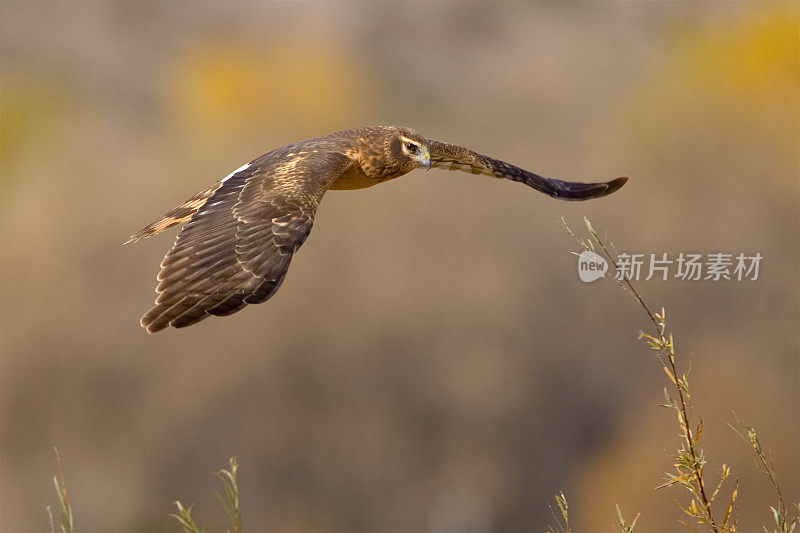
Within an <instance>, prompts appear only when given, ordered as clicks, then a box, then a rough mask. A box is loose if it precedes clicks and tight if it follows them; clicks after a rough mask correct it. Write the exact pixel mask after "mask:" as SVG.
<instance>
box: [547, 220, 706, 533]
mask: <svg viewBox="0 0 800 533" xmlns="http://www.w3.org/2000/svg"><path fill="white" fill-rule="evenodd" d="M584 222H585V223H586V227H587V229H588V230H589V233H590V234H591V236H592V238H593V239H594V240H595V242H596V243H597V245H598V246H600V249H601V250H602V251H603V253H604V254H605V256H606V257H607V258H608V261H609V263H610V264H611V265H613V266H614V270H615V271H617V267H616V260H615V257H614V256H613V255H612V254H611V252H609V250H608V247H607V246H606V244H605V242H603V240H602V239H601V238H600V236H599V235H598V234H597V232H596V231H595V230H594V228H593V227H592V225H591V223H590V222H589V219H587V218H584ZM562 224H563V225H564V227H565V229H566V230H567V232H568V233H569V234H570V235H572V236H573V237H574V238H575V239H576V240H577V241H578V243H579V244H580V245H581V246H583V248H585V249H586V250H591V248H592V247H590V246H589V245H587V244H586V243H585V242H583V241H582V240H581V239H579V238H578V237H577V236H576V235H575V234H574V233H573V232H572V230H571V229H570V228H569V227H568V226H567V224H566V222H564V220H563V219H562ZM592 251H593V250H592ZM618 282H620V284H622V285H623V286H624V287H626V288H627V289H628V291H629V292H630V293H631V295H633V297H634V298H635V299H636V301H637V302H639V304H640V305H641V306H642V308H643V309H644V311H645V313H646V314H647V317H648V318H649V319H650V322H652V323H653V329H654V330H655V337H656V338H657V339H658V340H659V341H660V343H661V345H662V346H669V351H666V350H665V352H666V355H667V361H668V364H669V369H670V371H671V372H672V375H671V376H670V380H671V381H672V382H673V384H674V385H675V387H676V388H677V389H678V400H679V404H680V411H679V413H680V422H681V426H682V428H683V438H684V441H685V442H686V445H687V446H688V449H689V454H690V456H691V458H692V467H693V468H692V470H693V473H694V476H695V479H696V480H697V486H698V488H699V492H700V500H701V503H702V506H703V509H704V512H705V514H706V517H707V518H708V521H709V524H708V525H709V526H710V527H711V529H712V530H713V531H715V532H717V533H718V532H719V527H718V526H717V524H716V523H715V522H714V517H713V516H712V515H711V503H710V501H709V499H708V497H707V496H706V490H705V485H704V483H703V476H702V466H701V462H700V456H699V454H698V452H697V448H696V447H695V439H694V437H693V435H692V428H691V425H690V423H689V413H688V408H687V406H686V398H685V397H684V393H683V387H682V386H681V384H680V383H679V380H678V370H677V367H676V365H675V354H674V351H673V345H672V336H671V335H670V339H669V340H667V339H666V338H665V337H664V328H663V327H662V325H661V324H660V323H659V320H658V319H657V318H656V315H655V313H653V312H652V311H651V310H650V308H649V307H648V306H647V304H646V303H645V302H644V300H643V299H642V297H641V296H639V293H638V292H637V291H636V289H635V288H634V287H633V285H632V284H631V281H630V279H629V278H628V277H627V276H625V275H624V274H623V275H622V276H621V280H618ZM662 318H663V315H662ZM701 424H702V422H701Z"/></svg>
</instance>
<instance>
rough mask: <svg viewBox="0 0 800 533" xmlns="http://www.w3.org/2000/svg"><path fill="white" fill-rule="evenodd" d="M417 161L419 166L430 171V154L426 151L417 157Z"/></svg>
mask: <svg viewBox="0 0 800 533" xmlns="http://www.w3.org/2000/svg"><path fill="white" fill-rule="evenodd" d="M417 161H419V164H420V165H422V166H423V167H425V168H426V169H427V170H430V169H431V153H430V152H429V151H428V150H425V151H424V152H423V153H421V154H420V155H419V157H417Z"/></svg>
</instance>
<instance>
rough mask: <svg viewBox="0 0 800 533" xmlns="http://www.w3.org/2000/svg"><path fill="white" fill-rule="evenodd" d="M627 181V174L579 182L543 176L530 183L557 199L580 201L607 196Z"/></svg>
mask: <svg viewBox="0 0 800 533" xmlns="http://www.w3.org/2000/svg"><path fill="white" fill-rule="evenodd" d="M627 181H628V178H627V176H623V177H621V178H617V179H615V180H612V181H609V182H606V183H580V182H571V181H561V180H554V179H546V178H544V179H542V180H541V183H539V182H532V183H531V184H530V185H531V186H532V187H533V188H535V189H539V190H540V191H542V192H544V193H546V194H549V195H550V196H552V197H553V198H557V199H559V200H569V201H581V200H592V199H594V198H602V197H603V196H608V195H609V194H611V193H613V192H615V191H617V190H619V189H620V188H621V187H622V186H623V185H625V183H626V182H627ZM540 187H541V188H540Z"/></svg>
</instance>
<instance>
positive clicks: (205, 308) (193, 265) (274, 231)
mask: <svg viewBox="0 0 800 533" xmlns="http://www.w3.org/2000/svg"><path fill="white" fill-rule="evenodd" d="M284 152H285V149H284V150H283V151H281V150H277V151H274V152H270V153H269V154H266V155H264V156H262V157H260V158H259V159H257V160H255V161H253V162H252V163H251V164H249V165H248V166H247V167H246V168H245V167H242V168H241V169H239V170H237V171H234V172H233V173H231V174H230V175H229V176H227V177H226V178H225V179H223V180H220V181H219V182H217V183H216V184H214V185H213V186H212V187H209V188H208V189H206V190H204V191H201V192H200V193H198V194H197V195H195V196H193V197H192V198H190V199H189V200H187V201H186V202H184V203H183V204H181V206H179V207H177V208H175V209H173V210H172V211H170V212H169V213H167V214H166V215H165V216H164V217H162V218H161V219H159V220H158V221H156V222H154V223H152V224H150V225H149V226H147V227H146V228H143V229H142V230H141V231H139V232H137V233H136V234H134V236H133V237H132V238H131V240H134V241H136V240H140V239H142V238H145V237H148V236H150V235H154V234H155V233H158V232H159V231H162V230H163V229H166V228H167V227H170V226H172V225H175V224H177V223H179V222H183V221H185V220H189V222H188V223H187V224H186V226H185V227H184V228H183V230H182V231H181V232H180V234H179V235H178V237H177V239H176V240H175V244H174V245H173V247H172V249H171V250H170V251H169V252H168V253H167V255H166V257H165V258H164V260H163V261H162V263H161V272H159V274H158V281H159V282H158V285H157V287H156V292H158V293H159V294H158V297H157V298H156V305H155V307H153V308H152V309H150V310H149V311H148V312H147V313H145V315H144V316H143V317H142V319H141V324H142V326H144V327H146V328H147V331H149V332H150V333H153V332H156V331H159V330H161V329H163V328H166V327H167V326H172V327H176V328H180V327H185V326H189V325H191V324H194V323H196V322H199V321H200V320H203V319H204V318H206V317H208V316H210V315H218V316H223V315H229V314H231V313H235V312H236V311H238V310H240V309H242V308H243V307H245V306H246V305H247V304H255V303H261V302H264V301H266V300H267V299H269V298H270V297H271V296H272V295H273V294H275V292H276V291H277V290H278V288H279V287H280V286H281V283H282V282H283V279H284V277H285V276H286V271H287V270H288V268H289V264H290V262H291V258H292V254H294V252H296V251H297V249H298V248H299V247H300V245H302V244H303V242H304V241H305V240H306V238H307V237H308V234H309V232H310V231H311V226H312V224H313V220H314V215H315V212H316V207H317V205H318V204H319V201H320V200H321V198H322V195H323V194H324V192H325V190H326V189H327V187H328V186H329V185H330V183H332V182H333V181H334V180H335V179H336V178H337V177H338V176H339V175H341V173H343V172H344V171H345V170H347V168H348V167H349V166H350V165H351V164H352V160H350V159H349V158H348V157H346V156H344V155H342V154H338V153H318V154H317V153H313V152H312V153H310V154H304V155H303V156H300V155H294V154H288V155H287V154H286V153H284ZM290 156H293V158H291V157H290ZM287 160H288V161H289V163H287ZM195 206H196V208H195ZM190 209H194V211H192V212H191V213H190V214H188V215H187V213H188V210H190Z"/></svg>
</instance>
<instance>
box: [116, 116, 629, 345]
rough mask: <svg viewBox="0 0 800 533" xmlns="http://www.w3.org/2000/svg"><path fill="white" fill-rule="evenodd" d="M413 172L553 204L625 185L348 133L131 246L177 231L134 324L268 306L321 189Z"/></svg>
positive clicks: (209, 195) (218, 188) (219, 189)
mask: <svg viewBox="0 0 800 533" xmlns="http://www.w3.org/2000/svg"><path fill="white" fill-rule="evenodd" d="M418 167H425V168H427V169H430V168H431V167H434V168H443V169H446V170H464V171H466V172H470V173H472V174H485V175H487V176H492V177H495V178H507V179H510V180H513V181H519V182H522V183H524V184H525V185H528V186H530V187H533V188H534V189H536V190H537V191H540V192H543V193H545V194H548V195H550V196H552V197H553V198H558V199H559V200H588V199H590V198H599V197H601V196H605V195H607V194H611V193H612V192H614V191H616V190H617V189H619V188H620V187H622V186H623V185H624V184H625V182H626V181H627V180H628V178H624V177H623V178H617V179H615V180H613V181H609V182H608V183H573V182H568V181H561V180H555V179H549V178H543V177H542V176H538V175H536V174H534V173H532V172H528V171H527V170H523V169H521V168H519V167H516V166H514V165H511V164H508V163H505V162H503V161H500V160H498V159H493V158H491V157H487V156H485V155H481V154H479V153H477V152H473V151H472V150H468V149H467V148H462V147H461V146H455V145H452V144H447V143H443V142H439V141H433V140H430V139H426V138H425V137H423V136H421V135H420V134H419V133H417V132H416V131H414V130H412V129H409V128H400V127H394V126H387V127H383V126H381V127H370V128H356V129H351V130H345V131H340V132H336V133H331V134H329V135H324V136H322V137H317V138H315V139H309V140H306V141H300V142H296V143H294V144H290V145H288V146H284V147H283V148H278V149H276V150H273V151H271V152H269V153H267V154H264V155H262V156H261V157H259V158H257V159H254V160H253V161H251V162H250V163H247V164H246V165H242V166H241V167H239V168H237V169H236V170H234V171H233V172H231V173H230V174H228V175H227V176H225V177H224V178H223V179H221V180H219V181H218V182H216V183H215V184H213V185H212V186H210V187H208V188H207V189H205V190H203V191H200V192H199V193H197V194H195V195H194V196H192V197H191V198H189V199H188V200H186V201H185V202H184V203H182V204H181V205H179V206H178V207H176V208H175V209H173V210H172V211H170V212H169V213H167V214H165V215H164V216H163V217H161V218H160V219H158V220H156V221H155V222H153V223H152V224H150V225H148V226H147V227H145V228H143V229H141V230H140V231H138V232H137V233H135V234H134V235H132V236H131V238H130V240H129V241H128V242H136V241H139V240H141V239H144V238H146V237H150V236H151V235H155V234H156V233H159V232H161V231H163V230H165V229H167V228H170V227H172V226H174V225H176V224H180V223H181V222H186V221H188V223H187V224H186V226H185V227H184V228H183V230H181V232H180V233H179V234H178V238H177V239H176V240H175V244H174V245H173V246H172V249H171V250H170V251H169V252H168V253H167V255H166V257H164V260H163V261H162V262H161V272H160V273H159V274H158V286H157V287H156V292H158V293H159V294H158V298H157V299H156V302H155V303H156V305H155V307H153V308H152V309H150V310H149V311H148V312H147V313H145V315H144V316H143V317H142V319H141V324H142V326H143V327H145V328H147V331H148V332H150V333H154V332H156V331H159V330H161V329H163V328H165V327H167V326H173V327H176V328H181V327H184V326H189V325H191V324H194V323H195V322H199V321H200V320H203V319H204V318H206V317H207V316H209V315H217V316H224V315H230V314H231V313H235V312H236V311H238V310H240V309H241V308H243V307H244V306H246V305H247V304H257V303H261V302H264V301H266V300H267V299H269V298H270V297H271V296H272V295H273V294H275V292H276V291H277V290H278V287H280V285H281V282H282V281H283V278H284V276H286V270H287V269H288V268H289V262H290V261H291V259H292V254H293V253H295V252H296V251H297V249H298V248H299V247H300V245H301V244H303V242H304V241H305V240H306V237H308V233H309V232H310V231H311V225H312V223H313V222H314V214H315V212H316V210H317V206H318V205H319V202H320V200H322V196H323V195H324V194H325V191H327V190H328V189H362V188H365V187H371V186H373V185H377V184H378V183H382V182H384V181H387V180H390V179H393V178H397V177H400V176H402V175H403V174H407V173H409V172H411V171H412V170H414V169H415V168H418Z"/></svg>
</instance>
